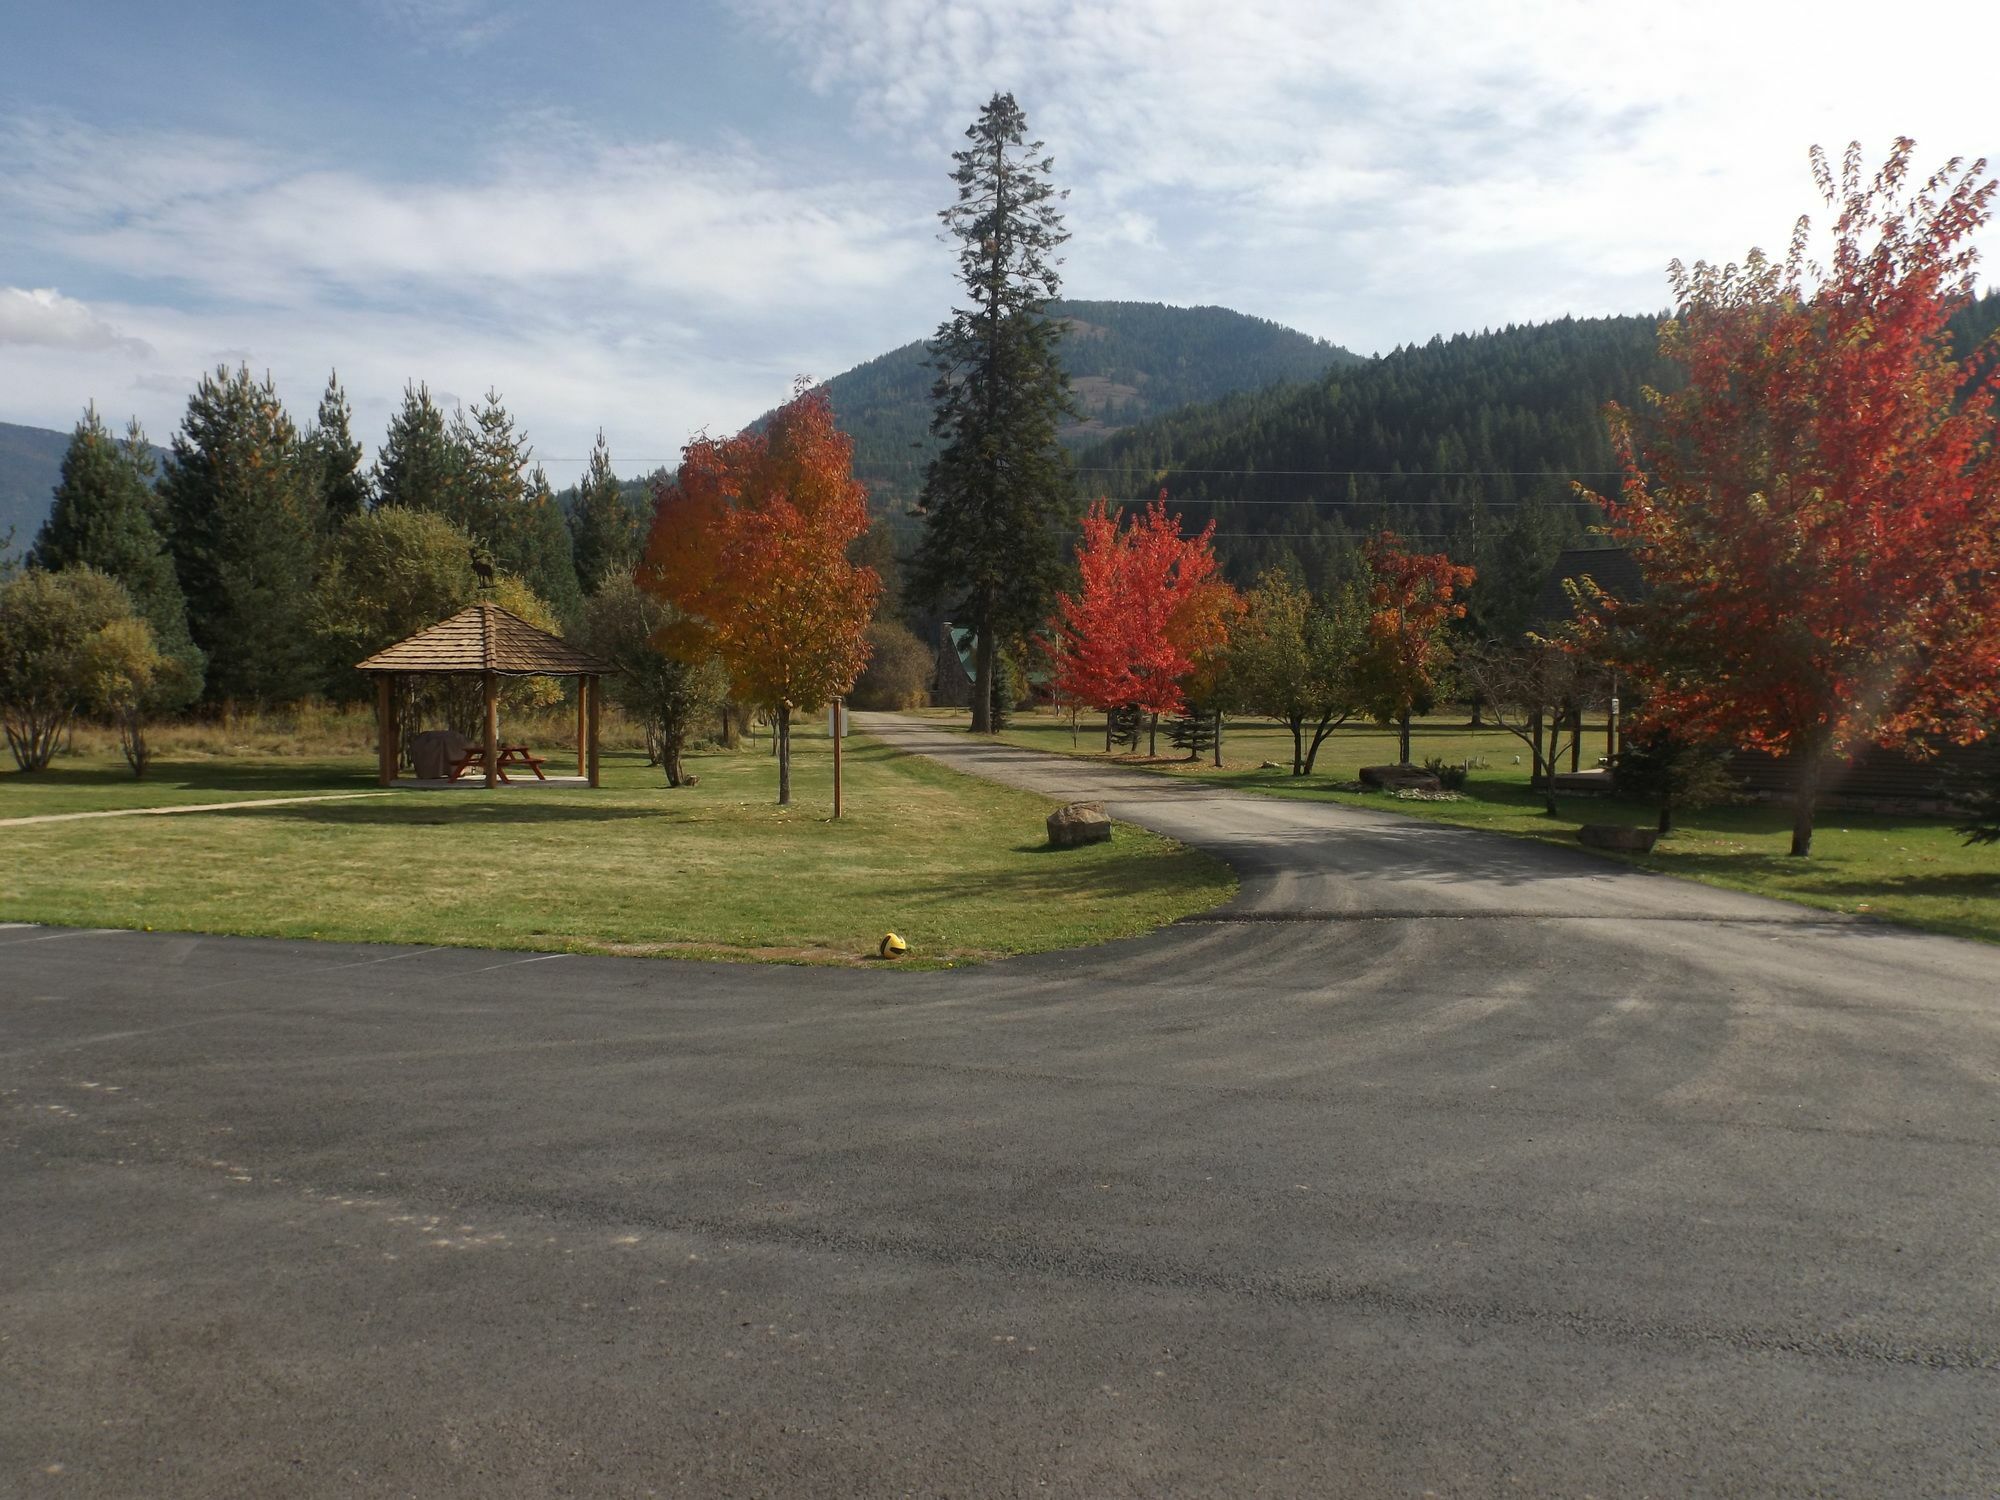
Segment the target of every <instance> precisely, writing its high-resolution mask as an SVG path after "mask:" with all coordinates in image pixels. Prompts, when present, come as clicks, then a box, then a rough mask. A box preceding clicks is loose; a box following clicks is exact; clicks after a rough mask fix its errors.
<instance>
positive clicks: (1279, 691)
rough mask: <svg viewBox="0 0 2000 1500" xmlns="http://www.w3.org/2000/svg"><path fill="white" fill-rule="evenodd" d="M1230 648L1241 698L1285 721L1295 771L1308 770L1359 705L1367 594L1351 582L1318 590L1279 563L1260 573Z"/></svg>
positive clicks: (1236, 693) (1231, 669)
mask: <svg viewBox="0 0 2000 1500" xmlns="http://www.w3.org/2000/svg"><path fill="white" fill-rule="evenodd" d="M1244 602H1245V604H1246V606H1247V612H1246V613H1245V616H1244V619H1243V623H1242V625H1241V627H1240V628H1239V629H1238V630H1237V631H1236V633H1235V636H1234V638H1233V639H1232V641H1231V644H1230V649H1229V673H1230V676H1231V678H1232V682H1233V692H1234V696H1235V698H1236V700H1237V701H1238V702H1239V703H1240V704H1241V705H1242V706H1243V707H1245V708H1248V709H1250V710H1251V711H1253V712H1255V713H1261V714H1269V715H1270V716H1271V717H1272V718H1274V719H1279V720H1282V721H1283V722H1284V725H1285V727H1286V728H1287V729H1288V730H1290V731H1291V735H1292V774H1293V775H1294V776H1310V775H1311V774H1312V770H1313V764H1314V762H1315V761H1316V760H1317V759H1318V757H1319V752H1320V747H1321V746H1322V745H1324V744H1325V743H1326V738H1327V736H1328V735H1329V734H1331V733H1332V732H1333V731H1334V730H1335V729H1336V728H1338V727H1339V726H1340V725H1342V724H1345V723H1346V722H1347V721H1348V720H1349V719H1350V718H1352V717H1353V716H1354V715H1355V714H1356V713H1359V712H1360V711H1361V706H1360V699H1359V696H1358V694H1359V690H1360V689H1359V678H1358V676H1357V672H1358V668H1359V663H1360V657H1361V647H1362V642H1363V639H1364V636H1365V631H1366V627H1367V620H1368V610H1367V607H1366V600H1365V599H1364V598H1363V597H1362V595H1361V594H1360V593H1359V591H1358V590H1356V589H1354V588H1352V587H1349V588H1346V589H1343V590H1342V591H1341V592H1340V593H1338V594H1336V595H1335V596H1334V597H1333V598H1332V599H1331V600H1328V601H1320V600H1316V599H1314V598H1313V596H1312V594H1311V593H1309V592H1308V591H1307V589H1306V587H1305V585H1304V584H1303V583H1301V582H1299V580H1298V579H1297V578H1296V577H1294V576H1293V575H1292V574H1291V573H1289V572H1287V571H1286V570H1284V569H1282V568H1272V569H1270V570H1269V571H1267V572H1266V573H1264V575H1263V576H1262V577H1260V578H1259V579H1258V580H1257V585H1256V587H1255V588H1253V589H1251V590H1250V592H1249V594H1248V595H1247V596H1245V600H1244Z"/></svg>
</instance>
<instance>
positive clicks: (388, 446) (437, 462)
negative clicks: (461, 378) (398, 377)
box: [375, 383, 466, 526]
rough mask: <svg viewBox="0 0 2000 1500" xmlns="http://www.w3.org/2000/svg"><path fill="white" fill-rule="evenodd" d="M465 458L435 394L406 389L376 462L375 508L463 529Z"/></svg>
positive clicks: (425, 388)
mask: <svg viewBox="0 0 2000 1500" xmlns="http://www.w3.org/2000/svg"><path fill="white" fill-rule="evenodd" d="M465 467H466V456H465V453H464V451H463V449H462V448H461V447H460V446H459V444H458V443H457V442H456V441H455V440H454V438H453V435H452V432H451V429H450V427H449V426H448V425H447V424H446V421H445V415H444V412H443V411H442V410H440V409H439V407H438V405H437V403H436V402H435V401H433V400H432V399H431V388H430V387H429V386H428V385H424V384H422V383H419V384H417V385H414V386H405V387H403V406H402V410H400V411H398V412H397V413H396V415H395V416H393V417H391V418H390V419H389V432H388V436H387V438H386V439H385V440H384V441H383V444H382V451H381V453H379V454H378V455H377V456H376V459H375V503H376V504H377V505H407V506H410V507H411V508H412V509H415V510H428V511H432V512H434V513H436V514H438V515H441V516H443V517H445V518H446V519H447V520H449V521H451V522H452V523H453V524H454V525H460V526H462V525H464V519H463V514H462V512H463V505H462V500H461V495H462V492H463V489H464V483H465Z"/></svg>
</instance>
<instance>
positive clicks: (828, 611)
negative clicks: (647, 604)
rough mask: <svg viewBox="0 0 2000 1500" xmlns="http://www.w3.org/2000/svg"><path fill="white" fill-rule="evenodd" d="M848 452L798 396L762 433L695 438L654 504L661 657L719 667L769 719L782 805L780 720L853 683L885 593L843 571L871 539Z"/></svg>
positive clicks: (649, 550)
mask: <svg viewBox="0 0 2000 1500" xmlns="http://www.w3.org/2000/svg"><path fill="white" fill-rule="evenodd" d="M853 457H854V444H853V442H852V440H851V439H850V438H849V437H848V436H847V435H846V434H845V433H843V432H842V431H841V430H840V429H839V428H838V427H837V426H835V425H834V420H833V408H832V407H831V406H830V405H829V404H828V402H827V399H826V396H825V395H824V393H822V392H819V391H809V390H806V389H804V388H803V382H801V389H800V390H799V391H798V393H797V394H795V395H794V397H793V398H792V400H791V401H790V402H789V403H787V404H786V405H784V406H782V407H780V408H779V409H778V411H777V414H776V415H775V416H773V417H772V418H771V420H770V422H769V423H768V424H767V425H766V426H765V428H764V429H763V430H762V431H748V432H742V433H739V434H738V435H737V436H735V437H733V438H729V439H726V440H723V441H717V440H715V439H713V438H706V437H703V438H697V439H695V440H694V441H693V442H691V443H689V444H688V445H687V447H686V449H685V450H684V451H683V453H682V457H681V467H680V472H679V473H678V474H676V475H675V476H674V477H673V478H672V479H670V480H666V481H663V482H662V483H661V484H660V485H659V487H658V488H657V490H656V491H655V495H654V503H653V524H652V529H651V531H650V533H649V534H648V536H647V540H646V552H645V556H644V559H643V560H642V561H641V562H640V564H639V570H638V579H639V584H640V586H641V587H642V588H644V589H646V590H647V591H648V592H650V593H652V594H654V595H656V596H657V597H658V598H660V599H663V600H665V601H666V602H667V603H668V604H670V605H672V606H673V607H674V609H675V610H676V611H677V612H678V618H677V620H676V622H675V623H674V624H673V625H671V626H669V627H668V628H667V630H666V631H665V632H663V639H662V641H661V644H662V646H663V647H664V648H665V649H667V650H668V651H670V652H672V653H674V654H676V655H682V656H685V657H686V658H687V659H689V660H697V659H700V658H701V657H702V656H705V655H707V654H708V653H711V652H712V653H714V654H715V655H716V656H718V657H720V658H721V661H722V664H723V667H724V669H725V670H726V671H727V672H728V673H729V677H730V681H731V683H732V684H733V686H734V689H735V692H736V695H737V696H738V697H739V698H742V699H744V700H746V701H748V702H751V703H755V704H758V705H760V706H761V707H764V708H766V709H768V710H770V711H771V713H772V715H773V717H774V719H775V720H776V723H777V736H778V801H779V802H780V803H781V804H784V803H789V802H790V801H791V800H792V758H791V724H792V713H793V711H794V710H795V709H802V708H803V709H815V708H818V707H820V706H822V705H823V704H826V703H828V702H830V701H831V700H832V699H834V698H836V697H838V696H840V695H841V694H843V693H845V692H847V691H848V689H849V688H851V687H853V685H854V679H855V678H856V677H858V676H859V675H860V674H861V669H862V668H863V667H864V666H866V665H867V662H868V640H867V634H866V632H867V629H868V622H869V620H870V619H871V618H872V617H873V615H874V612H875V601H876V599H877V598H878V597H879V596H880V594H881V592H882V580H881V579H880V577H879V576H878V575H877V574H876V572H875V570H874V569H873V568H869V567H862V566H858V565H857V564H855V563H853V562H851V561H849V559H848V555H847V553H848V548H849V546H850V545H851V544H852V543H853V542H854V540H855V539H856V538H857V537H859V536H860V535H861V534H862V533H863V532H865V531H866V530H867V529H868V501H867V492H866V491H865V490H864V489H863V488H862V486H861V484H860V482H859V481H857V480H856V479H855V478H854V473H853Z"/></svg>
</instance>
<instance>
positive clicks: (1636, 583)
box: [1528, 547, 1646, 635]
mask: <svg viewBox="0 0 2000 1500" xmlns="http://www.w3.org/2000/svg"><path fill="white" fill-rule="evenodd" d="M1584 578H1588V579H1590V580H1591V581H1592V582H1593V583H1595V584H1596V585H1597V586H1598V587H1599V588H1600V589H1602V590H1603V591H1604V592H1605V593H1607V594H1609V595H1610V596H1611V597H1612V598H1614V599H1623V600H1636V599H1643V598H1645V597H1646V580H1645V578H1644V577H1642V576H1641V575H1640V572H1639V564H1638V561H1637V560H1636V559H1635V558H1634V557H1633V556H1632V554H1631V553H1630V552H1627V551H1626V550H1625V549H1624V548H1623V547H1565V548H1563V550H1562V554H1561V556H1559V557H1557V558H1556V565H1555V566H1554V567H1553V568H1551V569H1550V570H1549V576H1548V579H1547V581H1546V582H1544V583H1543V584H1542V593H1541V597H1540V598H1538V599H1537V600H1536V601H1535V614H1534V618H1533V619H1532V620H1530V621H1529V623H1528V629H1529V630H1530V631H1531V632H1533V633H1535V634H1537V635H1539V634H1542V633H1544V632H1547V631H1550V630H1555V629H1558V628H1560V627H1561V626H1564V625H1567V624H1568V623H1569V622H1570V621H1571V620H1572V619H1574V618H1575V616H1576V608H1575V606H1574V605H1572V604H1571V603H1570V597H1569V590H1568V589H1566V588H1564V587H1563V585H1564V584H1566V583H1571V582H1575V581H1577V580H1579V579H1584Z"/></svg>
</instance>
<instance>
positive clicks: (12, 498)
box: [0, 422, 69, 556]
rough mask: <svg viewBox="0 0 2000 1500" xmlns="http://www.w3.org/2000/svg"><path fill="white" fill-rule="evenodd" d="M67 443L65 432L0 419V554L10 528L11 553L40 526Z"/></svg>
mask: <svg viewBox="0 0 2000 1500" xmlns="http://www.w3.org/2000/svg"><path fill="white" fill-rule="evenodd" d="M68 447H69V434H68V433H66V432H50V431H49V430H48V429H46V428H43V427H16V426H15V425H14V424H13V423H11V422H0V556H5V555H7V553H8V551H9V549H8V547H7V546H6V542H7V533H8V531H9V529H10V528H11V529H12V531H13V533H14V541H13V547H12V549H11V550H12V552H13V553H14V554H15V555H19V554H21V553H24V552H26V551H27V550H28V545H29V543H31V542H33V541H34V539H35V533H36V532H38V531H40V530H41V529H42V520H43V518H44V517H46V516H47V515H48V513H49V499H50V496H51V495H52V494H53V493H54V491H55V487H56V482H57V481H58V480H59V479H61V478H62V459H63V452H64V450H65V449H67V448H68Z"/></svg>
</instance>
